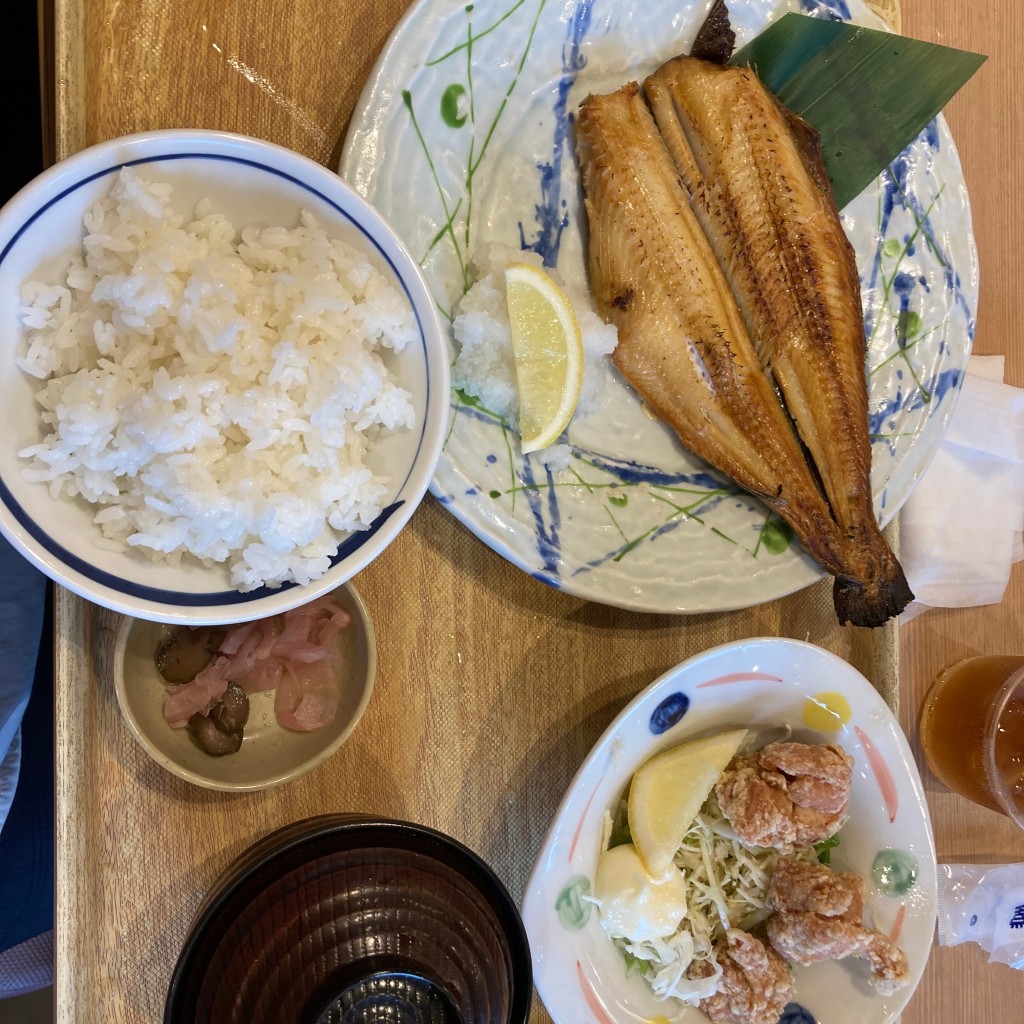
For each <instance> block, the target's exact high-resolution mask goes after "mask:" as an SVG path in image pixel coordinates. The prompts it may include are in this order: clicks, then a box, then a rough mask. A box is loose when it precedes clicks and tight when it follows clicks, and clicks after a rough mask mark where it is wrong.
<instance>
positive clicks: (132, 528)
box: [17, 169, 416, 591]
mask: <svg viewBox="0 0 1024 1024" xmlns="http://www.w3.org/2000/svg"><path fill="white" fill-rule="evenodd" d="M170 200H171V187H170V186H169V185H167V184H163V183H146V182H144V181H143V180H142V179H141V178H140V177H138V176H137V175H136V174H135V173H133V172H132V171H130V170H128V169H125V170H123V171H122V172H121V174H120V176H119V178H118V180H117V181H116V183H115V185H114V186H113V188H112V190H111V192H110V194H109V195H108V196H107V197H106V198H104V199H103V200H102V201H100V202H98V203H96V204H95V205H93V206H92V207H91V208H90V209H89V210H88V211H87V213H86V215H85V231H86V234H85V238H84V243H83V251H82V252H81V253H80V254H79V255H77V256H76V257H75V258H74V260H73V261H72V263H71V266H70V268H69V269H68V271H67V274H66V275H65V276H64V279H63V280H61V281H59V282H55V283H43V282H38V281H33V282H29V283H28V284H26V285H25V286H24V288H23V293H22V301H23V303H24V305H23V307H22V310H21V313H22V317H23V321H24V325H25V328H26V333H27V348H26V350H25V354H24V356H23V357H21V358H19V359H18V360H17V363H18V365H19V366H20V367H21V368H22V369H23V370H25V371H26V372H27V373H29V374H32V375H33V376H35V377H37V378H39V379H40V380H41V381H45V384H43V385H42V386H41V388H40V390H39V392H38V394H37V396H36V397H37V400H38V403H39V405H40V406H41V408H42V421H43V424H44V426H45V428H46V429H47V430H48V431H49V433H48V435H47V436H46V437H45V438H44V440H43V441H42V443H40V444H36V445H32V446H31V447H29V448H26V449H24V450H23V451H21V452H20V453H19V454H20V455H21V456H23V457H24V458H25V459H27V460H28V467H27V468H25V469H24V470H23V474H24V476H25V477H27V478H28V479H29V480H32V481H39V482H42V483H46V484H47V485H48V486H49V488H50V493H51V495H52V496H53V497H54V498H55V499H58V498H61V497H64V498H70V499H75V498H83V499H85V500H86V501H88V502H92V503H93V504H95V505H98V506H100V508H99V511H98V512H97V514H96V516H95V521H96V522H97V523H98V524H99V526H100V527H101V530H102V535H103V538H104V541H103V542H102V543H103V546H107V547H112V548H115V549H119V550H123V549H124V548H125V547H128V548H136V549H139V550H141V551H144V552H146V553H148V554H149V555H151V556H152V557H153V558H154V559H168V560H170V561H171V562H173V563H177V562H178V561H179V560H180V558H181V556H182V555H183V554H185V553H190V554H191V555H194V556H196V557H197V558H199V559H201V560H203V562H205V563H206V564H212V563H223V564H224V565H225V566H226V567H227V569H228V570H229V573H230V579H231V583H232V585H234V586H235V587H237V588H238V589H239V590H243V591H244V590H251V589H253V588H255V587H259V586H261V585H264V584H265V585H268V586H272V587H273V586H279V585H280V584H281V583H284V582H286V581H295V582H296V583H299V584H303V583H307V582H309V581H310V580H313V579H316V578H317V577H319V576H322V575H323V574H324V573H325V572H326V571H327V569H328V568H329V559H330V557H331V556H332V555H333V554H334V553H335V552H336V550H337V548H338V545H339V543H340V542H341V540H343V539H344V537H345V535H346V534H348V533H349V532H350V531H353V530H364V529H366V528H368V527H369V526H370V525H371V524H372V522H373V521H374V519H375V518H376V517H377V516H378V515H379V513H380V511H381V502H382V500H383V498H384V496H385V495H386V493H387V484H388V480H387V478H386V477H383V476H375V475H374V473H373V472H372V470H371V469H370V468H369V467H368V466H367V464H366V461H365V459H366V455H367V452H368V451H369V449H370V448H371V446H372V445H373V443H374V440H375V438H377V437H378V436H379V435H380V434H381V433H382V432H387V431H394V430H399V429H403V428H409V427H411V426H412V424H413V417H414V413H413V406H412V401H411V395H410V394H409V393H408V392H407V391H405V390H404V389H402V388H400V387H399V386H397V384H396V383H395V382H394V380H393V379H392V376H391V374H390V372H389V371H388V369H387V367H386V366H385V364H384V362H383V361H382V359H381V352H382V350H391V351H394V352H398V351H400V350H401V349H402V348H404V347H405V346H406V345H407V344H409V342H411V341H412V340H413V339H414V338H415V337H416V325H415V321H414V318H413V315H412V311H411V309H410V306H409V303H408V302H407V300H406V298H405V297H404V296H403V295H402V294H401V293H400V292H399V291H398V290H396V289H395V288H394V287H393V286H392V285H391V284H390V282H389V281H388V280H387V279H386V278H385V277H384V276H383V275H382V274H381V273H379V272H378V271H377V270H376V269H375V268H374V267H373V266H372V265H371V263H370V262H369V261H368V260H367V259H366V257H365V255H364V254H363V253H361V252H360V251H358V250H357V249H354V248H353V247H351V246H349V245H347V244H345V243H344V242H341V241H339V240H337V239H331V238H329V237H328V236H327V234H326V233H325V232H324V231H323V230H322V229H320V228H319V227H318V226H317V224H316V221H315V220H314V219H313V217H312V216H311V215H310V214H309V213H306V212H303V213H302V214H301V217H300V222H299V224H298V226H296V227H291V228H287V227H270V228H264V229H260V228H256V227H247V228H244V229H243V230H242V231H241V233H239V232H238V231H237V230H236V228H235V227H234V226H233V225H232V224H231V223H229V221H228V220H227V219H226V218H225V217H224V216H222V215H221V214H219V213H216V212H214V211H213V210H212V209H211V208H210V204H209V203H208V202H207V201H205V200H204V201H203V202H201V203H199V204H198V206H197V207H196V209H195V212H194V216H193V218H192V219H186V218H185V217H183V216H181V215H179V214H178V213H176V212H175V211H174V210H173V208H172V206H171V201H170Z"/></svg>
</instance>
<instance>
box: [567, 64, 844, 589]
mask: <svg viewBox="0 0 1024 1024" xmlns="http://www.w3.org/2000/svg"><path fill="white" fill-rule="evenodd" d="M576 143H577V148H578V150H579V157H580V160H579V162H580V167H581V172H582V183H583V192H584V205H585V208H586V211H587V218H588V223H589V242H588V270H589V277H590V286H591V290H592V292H593V295H594V298H595V300H596V302H597V305H598V307H599V309H600V311H601V313H602V314H603V315H604V316H605V318H606V319H608V320H609V321H611V322H612V323H614V324H615V325H616V327H617V328H618V331H619V341H618V346H617V348H616V350H615V353H614V355H613V360H614V362H615V365H616V366H617V367H618V369H619V370H620V372H621V373H622V374H623V376H624V377H625V378H626V379H627V380H628V381H629V382H630V383H631V384H632V385H633V387H634V388H635V389H636V390H637V391H638V392H639V393H640V395H641V396H642V397H643V398H644V400H645V401H646V402H647V403H648V404H649V405H650V406H651V408H652V410H653V411H654V412H655V413H656V414H657V415H658V416H659V417H661V418H662V419H664V420H665V421H666V422H667V423H669V424H670V425H671V426H672V427H673V428H674V430H675V431H676V433H677V434H678V435H679V438H680V440H681V441H682V442H683V444H684V445H685V446H686V447H687V448H688V449H689V450H690V451H692V452H694V454H696V455H698V456H700V457H701V458H702V459H704V460H705V461H707V462H709V463H710V464H711V465H713V466H714V467H716V468H717V469H719V470H720V471H722V472H723V473H725V474H727V475H728V476H730V477H731V478H732V479H733V480H735V481H736V482H737V483H739V484H740V485H741V486H742V487H744V488H746V489H747V490H749V491H751V492H752V493H754V494H756V495H757V496H758V497H759V498H760V499H761V500H762V501H764V502H765V504H767V505H768V506H769V508H771V509H772V510H774V511H775V512H776V513H777V514H778V515H779V516H780V517H781V518H783V519H784V520H785V521H786V522H788V523H789V524H790V525H791V526H792V527H793V529H794V531H795V532H796V534H797V535H798V536H799V538H800V541H801V543H802V544H803V546H804V549H805V550H806V551H807V552H808V554H810V555H811V557H813V558H814V559H816V560H817V561H818V562H819V563H820V564H822V565H823V566H825V567H826V568H827V569H829V571H830V572H838V571H840V570H841V569H842V563H841V562H840V561H839V559H838V556H837V554H836V545H837V540H838V538H837V536H836V530H835V524H834V522H833V520H832V516H831V512H830V510H829V508H828V505H827V503H826V502H825V500H824V497H823V496H822V494H821V492H820V490H819V488H818V486H817V483H816V481H815V479H814V476H813V474H812V472H811V470H810V468H809V467H808V465H807V462H806V459H805V457H804V454H803V451H802V449H801V447H800V443H799V441H798V439H797V437H796V434H795V432H794V430H793V427H792V424H791V423H790V421H789V419H788V417H787V416H786V414H785V411H784V410H783V408H782V406H781V405H780V403H779V401H778V399H777V397H776V395H775V392H774V388H773V386H772V383H771V381H770V380H769V379H768V378H767V376H766V375H765V374H764V373H763V372H762V370H761V367H760V363H759V361H758V357H757V354H756V352H755V351H754V349H753V346H752V344H751V341H750V338H749V336H748V334H747V331H746V328H745V326H744V324H743V320H742V317H741V316H740V312H739V309H738V308H737V306H736V302H735V300H734V298H733V296H732V292H731V290H730V288H729V286H728V283H727V281H726V280H725V277H724V275H723V274H722V271H721V269H720V267H719V265H718V262H717V260H716V258H715V255H714V253H713V252H712V250H711V247H710V244H709V243H708V240H707V238H706V237H705V235H704V232H703V230H702V229H701V227H700V224H699V223H698V222H697V219H696V217H695V216H694V214H693V212H692V210H691V209H690V206H689V202H688V198H687V195H686V193H685V192H684V190H683V188H682V186H681V184H680V181H679V174H678V171H677V169H676V167H675V165H674V163H673V161H672V158H671V155H670V154H669V152H668V150H667V149H666V147H665V144H664V141H663V140H662V138H661V136H660V135H659V133H658V131H657V128H656V126H655V124H654V120H653V118H652V116H651V112H650V110H649V109H648V107H647V105H646V103H645V102H644V100H643V98H642V96H641V95H640V90H639V87H638V86H637V84H636V83H629V84H627V85H626V86H624V87H623V88H622V89H619V90H618V91H617V92H614V93H611V94H609V95H604V96H590V97H588V98H587V99H586V100H584V102H583V104H582V105H581V108H580V112H579V115H578V118H577V122H576Z"/></svg>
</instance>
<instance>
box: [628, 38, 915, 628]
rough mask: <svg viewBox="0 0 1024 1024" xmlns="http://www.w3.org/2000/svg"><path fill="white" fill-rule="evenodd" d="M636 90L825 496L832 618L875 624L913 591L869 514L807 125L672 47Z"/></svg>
mask: <svg viewBox="0 0 1024 1024" xmlns="http://www.w3.org/2000/svg"><path fill="white" fill-rule="evenodd" d="M644 91H645V93H646V96H647V100H648V102H649V103H650V105H651V109H652V111H653V114H654V118H655V121H656V123H657V125H658V129H659V131H660V132H661V135H662V137H663V138H664V140H665V143H666V145H667V146H668V148H669V151H670V152H671V153H672V157H673V160H674V161H675V164H676V167H677V169H678V171H679V174H680V176H681V178H682V181H683V184H684V186H685V188H686V191H687V193H688V194H689V198H690V204H691V208H692V209H693V212H694V213H695V214H696V216H697V219H698V220H699V222H700V224H701V227H702V228H703V229H704V233H705V235H706V236H707V238H708V240H709V242H710V243H711V247H712V249H713V250H714V252H715V256H716V257H717V259H718V263H719V265H720V266H721V268H722V270H723V272H724V274H725V277H726V279H727V281H728V282H729V287H730V289H731V290H732V293H733V295H734V296H735V298H736V301H737V304H738V306H739V309H740V312H741V314H742V316H743V320H744V323H745V324H746V327H747V331H748V333H749V335H750V337H751V339H752V341H753V343H754V347H755V349H756V351H757V353H758V357H759V359H760V363H761V366H762V368H763V369H764V372H765V373H766V374H767V375H768V376H769V377H770V378H771V379H772V380H773V381H774V382H775V384H776V385H777V386H778V389H779V391H780V392H781V394H782V398H783V401H784V402H785V405H786V408H787V410H788V413H789V415H790V416H791V417H792V419H793V421H794V422H795V423H796V427H797V431H798V433H799V435H800V439H801V440H802V441H803V443H804V444H805V445H806V447H807V450H808V451H809V453H810V457H811V459H812V461H813V464H814V467H815V469H816V471H817V474H818V476H819V478H820V480H821V484H822V487H823V488H824V492H825V496H826V498H827V500H828V502H829V505H830V506H831V509H832V514H833V516H834V518H835V521H836V524H837V527H838V530H839V533H840V537H841V542H842V553H841V560H842V562H843V565H844V569H843V571H842V572H840V573H837V574H836V583H835V593H834V598H835V605H836V611H837V613H838V615H839V619H840V621H847V620H850V621H853V622H854V623H856V624H858V625H879V624H881V623H882V622H884V621H885V620H886V619H888V618H890V617H891V616H893V615H896V614H898V613H899V612H900V611H901V610H902V609H903V607H904V606H905V605H906V604H907V602H908V601H909V600H910V599H911V597H912V596H913V595H912V594H911V592H910V588H909V586H908V585H907V581H906V578H905V576H904V575H903V570H902V568H901V567H900V564H899V562H898V561H897V560H896V557H895V555H894V554H893V552H892V551H891V550H890V548H889V545H888V544H887V543H886V540H885V538H884V537H883V536H882V533H881V531H880V530H879V528H878V522H877V520H876V518H875V512H874V503H873V499H872V492H871V441H870V438H869V436H868V397H867V381H866V377H865V369H864V361H865V340H864V315H863V310H862V308H861V299H860V278H859V276H858V273H857V265H856V260H855V257H854V252H853V248H852V246H851V245H850V243H849V240H848V239H847V237H846V234H845V233H844V232H843V228H842V225H841V223H840V221H839V214H838V212H837V211H836V207H835V203H834V202H833V200H832V193H831V189H830V187H829V184H828V178H827V176H826V173H825V168H824V165H823V163H822V160H821V151H820V148H819V146H818V136H817V133H816V132H815V131H814V129H813V128H811V127H810V125H808V124H807V123H806V122H804V121H802V120H801V119H800V118H798V117H797V116H796V115H795V114H792V113H790V112H789V111H787V110H785V109H784V108H783V107H782V106H780V104H779V103H778V101H777V100H776V99H775V97H774V96H773V95H772V94H771V93H770V92H769V91H768V90H767V89H766V88H765V86H764V85H763V83H762V82H761V81H760V79H759V78H758V77H757V75H756V74H755V73H754V72H753V71H751V70H750V69H749V68H741V67H730V66H727V65H718V64H713V63H709V62H707V61H703V60H697V59H696V58H693V57H685V56H684V57H677V58H675V59H673V60H670V61H668V62H667V63H666V64H664V65H663V66H662V67H661V68H659V70H658V71H657V72H655V74H654V75H652V76H651V77H650V78H649V79H647V81H646V82H645V83H644Z"/></svg>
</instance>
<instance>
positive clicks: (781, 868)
mask: <svg viewBox="0 0 1024 1024" xmlns="http://www.w3.org/2000/svg"><path fill="white" fill-rule="evenodd" d="M768 900H769V902H770V904H771V905H772V906H773V907H774V908H775V913H774V914H772V916H771V917H769V918H768V923H767V926H766V930H767V933H768V940H769V941H770V942H771V944H772V946H774V947H775V949H776V950H778V952H779V953H781V954H782V955H783V956H784V957H785V958H786V959H787V960H789V961H791V962H793V963H797V964H802V965H804V966H806V965H808V964H816V963H821V962H822V961H823V960H842V959H844V958H846V957H848V956H855V957H861V958H863V959H866V960H867V961H868V963H869V966H870V969H871V975H870V979H869V980H870V981H871V984H872V985H873V986H874V987H875V988H876V989H877V990H878V991H879V992H882V993H884V994H886V995H890V994H892V993H893V992H895V991H896V990H897V989H899V988H902V987H903V986H904V985H905V984H907V982H908V981H909V980H910V973H909V968H908V965H907V958H906V955H905V954H904V953H903V951H902V950H901V949H900V948H899V947H898V946H897V945H896V944H895V943H894V942H893V941H892V940H891V939H889V938H888V937H887V936H885V935H883V934H882V933H881V932H876V931H872V930H871V929H870V928H866V927H864V924H863V917H864V880H863V879H862V878H861V877H860V876H859V875H854V874H850V873H848V872H845V871H832V870H831V869H830V868H827V867H825V866H824V865H823V864H806V863H803V862H801V861H798V860H795V859H793V858H790V857H785V858H783V859H781V860H780V861H779V862H778V864H777V865H776V867H775V873H774V874H773V875H772V880H771V883H770V884H769V886H768Z"/></svg>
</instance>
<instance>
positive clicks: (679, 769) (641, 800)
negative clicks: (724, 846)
mask: <svg viewBox="0 0 1024 1024" xmlns="http://www.w3.org/2000/svg"><path fill="white" fill-rule="evenodd" d="M746 735H747V730H746V729H734V730H733V731H731V732H724V733H720V734H719V735H717V736H708V737H706V738H704V739H699V740H691V741H690V742H689V743H682V744H680V745H679V746H678V747H670V748H669V749H668V750H665V751H663V752H662V753H660V754H656V755H655V756H654V757H652V758H651V759H650V760H649V761H645V762H644V763H643V764H642V765H641V766H640V767H639V768H638V769H637V770H636V771H635V772H634V773H633V782H632V784H631V785H630V787H629V801H628V804H627V809H626V813H627V815H628V817H629V831H630V833H631V835H632V837H633V845H634V846H635V847H636V852H637V853H638V854H639V856H640V859H641V860H642V861H643V864H644V867H645V868H646V869H647V871H648V873H649V874H650V875H651V876H652V877H654V878H658V877H660V876H661V875H663V874H664V873H665V871H667V870H668V868H669V867H670V866H671V864H672V860H673V858H674V857H675V854H676V850H678V849H679V844H680V843H681V842H682V841H683V836H685V835H686V831H687V829H688V828H689V827H690V826H691V825H692V824H693V819H694V818H696V817H697V812H698V811H699V810H700V808H701V804H703V803H704V801H705V800H706V799H707V798H708V793H710V792H711V787H712V786H713V785H714V784H715V781H716V780H717V779H718V776H719V775H721V774H722V771H723V769H724V768H725V766H726V765H727V764H728V763H729V762H730V761H731V760H732V757H733V755H734V754H735V753H736V751H737V750H738V749H739V745H740V744H741V743H742V742H743V739H744V737H745V736H746Z"/></svg>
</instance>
